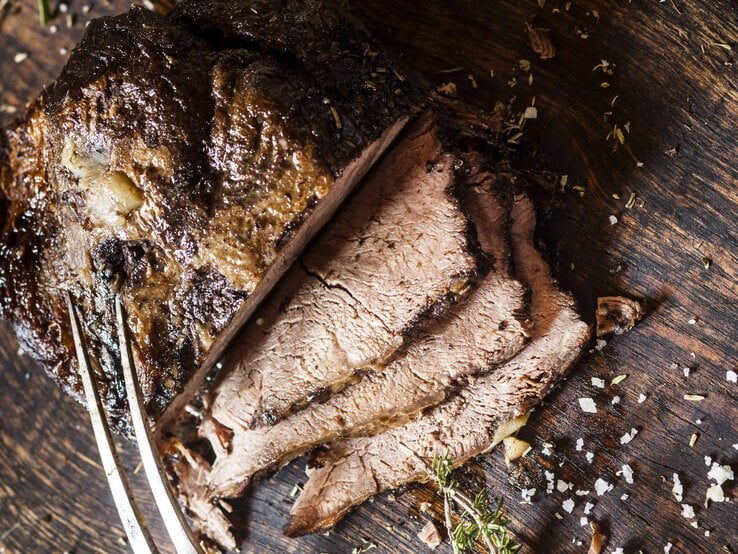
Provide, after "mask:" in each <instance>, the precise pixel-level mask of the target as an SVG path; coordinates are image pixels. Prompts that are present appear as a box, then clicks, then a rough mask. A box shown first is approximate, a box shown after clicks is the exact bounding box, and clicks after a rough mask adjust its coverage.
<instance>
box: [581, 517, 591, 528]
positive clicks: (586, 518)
mask: <svg viewBox="0 0 738 554" xmlns="http://www.w3.org/2000/svg"><path fill="white" fill-rule="evenodd" d="M588 523H589V518H588V517H587V516H582V517H580V518H579V525H581V526H582V527H585V526H586V525H587V524H588Z"/></svg>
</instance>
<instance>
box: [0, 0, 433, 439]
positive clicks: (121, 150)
mask: <svg viewBox="0 0 738 554" xmlns="http://www.w3.org/2000/svg"><path fill="white" fill-rule="evenodd" d="M378 68H384V70H383V71H377V69H378ZM417 98H418V97H417V94H416V92H415V90H414V87H413V85H411V84H410V80H409V79H407V78H406V76H405V73H404V72H403V70H402V69H400V68H399V67H397V65H396V64H394V63H393V61H392V60H391V59H389V58H388V57H387V56H386V55H385V54H384V53H383V51H382V49H381V48H380V47H379V46H378V45H377V44H376V43H375V42H374V41H373V40H372V38H371V37H370V36H369V34H368V33H367V32H366V31H365V30H364V29H363V28H362V27H361V26H359V25H357V24H356V22H355V21H354V20H353V19H351V17H350V16H348V15H346V11H345V10H340V11H334V10H332V9H331V8H330V7H328V6H326V5H323V3H322V2H320V1H317V0H282V1H274V2H258V1H249V0H236V1H228V2H225V1H214V0H213V1H195V0H193V1H186V2H183V3H181V4H180V5H179V6H178V7H177V8H176V9H175V11H174V12H173V13H172V14H171V15H170V16H167V17H164V16H160V15H158V14H155V13H153V12H151V11H148V10H144V9H142V8H133V9H131V11H130V12H128V13H126V14H124V15H121V16H117V17H112V18H103V19H99V20H96V21H93V22H92V23H91V24H90V26H89V28H88V30H87V31H86V33H85V36H84V38H83V39H82V41H81V43H80V44H79V46H77V48H75V50H74V51H73V52H72V54H71V56H70V59H69V62H68V63H67V65H66V67H65V68H64V70H63V72H62V74H61V76H60V77H59V78H58V79H57V81H56V82H55V83H53V84H52V85H50V86H49V87H48V88H47V90H46V91H45V92H44V93H43V94H42V95H41V97H40V98H38V99H37V100H36V101H35V102H34V103H33V104H32V105H31V107H30V108H29V110H28V113H27V114H26V116H25V118H24V119H23V120H22V121H20V122H18V124H17V125H16V126H14V127H12V128H9V129H5V130H3V131H0V317H2V319H4V320H6V321H7V322H9V323H10V325H11V326H12V327H13V329H14V330H15V333H16V335H17V337H18V339H19V341H20V343H21V345H22V346H23V348H24V349H25V350H26V351H28V352H29V353H31V354H32V355H33V356H34V357H35V358H36V359H37V360H39V361H40V362H41V364H42V365H43V366H44V367H45V368H46V370H47V371H48V372H49V373H50V374H51V375H52V376H53V377H54V378H55V379H56V380H57V381H58V382H59V384H60V385H61V386H62V387H63V388H64V389H65V390H66V391H67V392H68V393H70V394H71V395H73V396H74V397H76V398H80V395H81V382H80V379H79V377H78V375H77V372H76V367H75V366H76V363H75V361H74V359H73V355H72V352H73V347H72V341H71V334H70V329H69V326H68V324H67V314H66V308H65V304H64V294H65V291H69V292H70V293H71V294H72V297H73V299H74V301H75V303H77V304H78V305H79V306H80V309H81V312H82V315H83V322H84V327H85V332H86V340H87V342H88V344H89V346H90V350H91V353H92V357H93V365H94V369H95V373H96V374H97V378H98V382H99V384H100V389H101V395H102V397H103V400H104V404H105V406H106V410H107V412H108V415H109V416H111V418H112V420H113V421H114V423H115V424H116V425H117V427H118V428H119V429H120V430H122V431H126V430H127V429H128V428H127V420H126V419H125V417H124V415H123V409H124V404H125V401H124V396H125V395H124V389H123V386H122V382H121V381H122V380H121V376H120V368H119V352H118V347H117V344H116V340H115V336H116V335H115V333H114V329H113V322H114V320H115V318H114V317H113V299H114V297H115V295H116V294H120V295H121V297H122V300H123V304H124V307H125V309H126V312H127V322H128V325H129V327H130V331H131V332H130V335H131V337H132V343H133V344H132V346H133V351H134V355H135V357H136V361H137V363H138V371H139V377H140V379H141V382H142V386H143V391H144V395H145V398H146V399H147V403H148V407H149V410H150V413H151V414H152V415H159V414H161V413H162V411H163V410H164V409H165V408H166V407H167V406H168V405H170V404H171V402H172V399H173V398H174V397H175V396H176V395H178V394H179V393H180V392H181V391H182V389H183V387H184V386H185V385H186V384H187V383H196V382H198V381H199V379H200V378H201V377H202V376H203V375H204V372H205V370H206V369H207V367H208V366H209V365H210V364H211V363H212V362H213V361H214V360H215V359H216V357H217V356H218V355H219V354H220V352H221V351H222V349H223V347H224V345H225V343H226V342H227V341H228V339H229V338H230V337H232V336H233V334H234V333H235V331H236V329H237V328H238V327H239V326H240V325H241V324H242V323H243V322H244V321H245V320H246V318H247V317H248V316H249V315H250V314H251V312H252V311H253V309H254V308H255V306H256V304H257V303H258V302H259V301H260V300H261V299H262V298H263V297H264V296H265V294H266V292H267V291H268V290H269V288H270V287H271V286H272V285H273V284H274V283H275V282H276V281H277V280H278V278H279V277H280V276H281V274H282V273H283V272H284V271H285V270H286V269H287V267H288V266H289V265H290V263H291V262H292V260H294V258H295V256H296V254H297V253H298V252H299V251H301V250H302V249H303V247H304V245H305V244H306V242H307V241H308V240H309V239H310V237H312V236H313V235H314V234H315V233H316V232H317V230H318V229H319V228H320V227H321V226H322V224H323V223H324V222H325V221H326V220H327V219H328V218H329V217H330V215H331V214H332V213H333V211H335V210H336V208H337V207H338V205H339V204H340V202H341V201H342V200H343V199H344V198H345V197H346V195H347V194H348V192H349V191H350V190H351V188H352V187H353V185H354V184H355V183H356V182H357V181H358V180H359V179H360V177H361V176H362V174H363V173H364V172H366V171H367V169H368V168H369V167H371V166H372V165H373V163H374V162H375V161H376V160H377V159H378V157H379V156H380V154H381V153H382V151H383V150H384V149H385V148H386V147H387V146H388V144H389V143H390V142H391V141H392V139H393V138H394V136H395V135H396V134H397V133H398V132H399V131H400V129H401V128H402V127H403V125H404V123H405V121H406V120H407V119H408V116H409V114H410V113H411V112H413V111H414V107H415V105H416V104H417ZM193 386H194V385H193Z"/></svg>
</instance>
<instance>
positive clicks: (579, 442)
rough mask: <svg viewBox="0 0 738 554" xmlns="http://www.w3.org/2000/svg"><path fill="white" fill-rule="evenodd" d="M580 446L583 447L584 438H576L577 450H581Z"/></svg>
mask: <svg viewBox="0 0 738 554" xmlns="http://www.w3.org/2000/svg"><path fill="white" fill-rule="evenodd" d="M582 448H584V439H577V444H576V449H577V452H581V451H582Z"/></svg>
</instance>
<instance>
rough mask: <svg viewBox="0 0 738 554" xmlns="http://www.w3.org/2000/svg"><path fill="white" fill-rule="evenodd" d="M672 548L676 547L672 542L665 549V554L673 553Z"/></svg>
mask: <svg viewBox="0 0 738 554" xmlns="http://www.w3.org/2000/svg"><path fill="white" fill-rule="evenodd" d="M672 546H674V545H673V544H671V543H670V542H667V543H666V546H665V547H664V554H669V552H671V547H672Z"/></svg>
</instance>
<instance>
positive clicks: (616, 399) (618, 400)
mask: <svg viewBox="0 0 738 554" xmlns="http://www.w3.org/2000/svg"><path fill="white" fill-rule="evenodd" d="M610 404H612V405H613V406H615V405H616V404H620V397H619V396H613V397H612V400H611V401H610Z"/></svg>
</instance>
